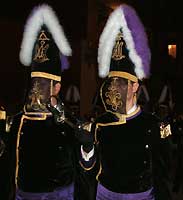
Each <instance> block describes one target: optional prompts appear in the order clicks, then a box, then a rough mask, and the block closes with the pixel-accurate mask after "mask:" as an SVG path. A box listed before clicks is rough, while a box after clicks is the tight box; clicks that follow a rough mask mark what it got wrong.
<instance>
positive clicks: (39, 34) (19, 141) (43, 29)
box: [10, 4, 76, 200]
mask: <svg viewBox="0 0 183 200" xmlns="http://www.w3.org/2000/svg"><path fill="white" fill-rule="evenodd" d="M71 53H72V50H71V47H70V45H69V42H68V40H67V38H66V36H65V33H64V31H63V28H62V26H61V25H60V24H59V21H58V18H57V16H56V14H55V12H54V11H53V9H52V8H51V7H50V6H49V5H47V4H42V5H39V6H37V7H35V8H34V9H33V11H32V12H31V14H30V16H29V17H28V19H27V22H26V25H25V30H24V33H23V40H22V44H21V51H20V61H21V63H22V64H23V65H25V66H31V79H30V81H31V82H30V88H28V90H27V96H26V100H25V104H24V108H23V111H22V113H20V114H19V115H17V116H16V117H14V120H13V124H12V127H11V130H10V134H12V137H14V141H16V142H15V143H14V144H12V152H14V154H16V155H14V160H12V162H13V164H12V166H13V165H14V174H15V177H14V182H15V186H16V192H15V199H16V200H23V199H26V200H41V199H50V200H53V199H55V200H60V199H65V200H73V199H74V179H75V147H76V143H75V140H74V134H73V131H72V129H71V128H70V127H69V126H68V125H66V124H65V123H60V122H62V117H63V115H64V113H63V112H62V111H63V109H62V106H63V105H62V103H60V99H59V93H60V89H61V70H63V69H64V68H65V67H66V66H64V65H63V63H62V59H63V58H66V57H67V56H70V55H71ZM52 112H53V113H52ZM13 147H14V148H13ZM15 164H16V165H15Z"/></svg>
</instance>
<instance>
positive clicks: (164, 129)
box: [160, 123, 172, 138]
mask: <svg viewBox="0 0 183 200" xmlns="http://www.w3.org/2000/svg"><path fill="white" fill-rule="evenodd" d="M160 135H161V138H166V137H168V136H169V135H172V132H171V128H170V124H168V125H165V124H164V123H162V124H161V125H160Z"/></svg>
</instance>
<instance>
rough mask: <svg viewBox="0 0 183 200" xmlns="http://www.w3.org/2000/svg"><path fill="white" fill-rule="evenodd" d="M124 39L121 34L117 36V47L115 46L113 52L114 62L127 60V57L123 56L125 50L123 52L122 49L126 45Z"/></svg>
mask: <svg viewBox="0 0 183 200" xmlns="http://www.w3.org/2000/svg"><path fill="white" fill-rule="evenodd" d="M122 38H123V35H122V33H121V32H120V33H119V34H118V35H117V38H116V43H115V46H114V48H113V52H112V58H113V59H114V60H121V59H123V58H125V55H123V50H122V47H123V45H124V42H123V41H122Z"/></svg>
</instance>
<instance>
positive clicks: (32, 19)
mask: <svg viewBox="0 0 183 200" xmlns="http://www.w3.org/2000/svg"><path fill="white" fill-rule="evenodd" d="M43 24H45V25H46V26H47V28H48V29H49V31H50V33H51V34H52V37H53V39H54V41H55V43H56V44H57V47H58V49H59V50H60V52H61V53H62V54H63V55H65V56H71V54H72V49H71V47H70V44H69V42H68V40H67V38H66V36H65V33H64V30H63V28H62V26H61V25H60V23H59V21H58V18H57V16H56V14H55V12H54V11H53V9H52V8H51V7H50V6H49V5H47V4H42V5H39V6H37V7H35V8H34V9H33V11H32V12H31V14H30V16H29V17H28V20H27V22H26V25H25V29H24V33H23V39H22V43H21V49H20V55H19V56H20V61H21V63H22V64H24V65H25V66H29V65H30V64H31V61H32V51H33V47H34V43H35V41H36V38H37V34H38V33H39V31H40V29H41V26H42V25H43Z"/></svg>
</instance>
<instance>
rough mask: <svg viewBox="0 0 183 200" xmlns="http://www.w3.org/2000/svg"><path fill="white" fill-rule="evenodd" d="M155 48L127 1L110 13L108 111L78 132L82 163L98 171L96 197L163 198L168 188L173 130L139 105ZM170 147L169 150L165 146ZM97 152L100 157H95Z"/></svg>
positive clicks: (104, 64) (105, 63) (103, 70)
mask: <svg viewBox="0 0 183 200" xmlns="http://www.w3.org/2000/svg"><path fill="white" fill-rule="evenodd" d="M150 58H151V54H150V48H149V46H148V40H147V36H146V33H145V30H144V26H143V24H142V22H141V20H140V19H139V17H138V15H137V13H136V11H135V10H134V9H133V8H132V7H131V6H129V5H126V4H122V5H120V6H119V7H118V8H116V9H115V10H114V11H113V12H112V14H111V15H110V16H109V18H108V21H107V23H106V25H105V27H104V30H103V32H102V34H101V36H100V40H99V49H98V66H99V76H100V77H101V78H105V79H104V81H103V84H102V86H101V89H100V96H101V99H102V102H103V106H104V108H105V113H104V114H102V115H101V116H99V117H98V118H97V119H96V121H95V122H94V123H85V124H84V125H83V126H82V127H83V129H86V130H85V131H83V130H82V129H81V131H80V132H79V133H78V139H79V140H80V142H81V143H82V146H81V160H80V164H81V166H82V167H83V168H84V169H85V171H86V172H87V171H90V170H92V169H93V167H94V166H96V163H99V169H98V171H97V174H96V180H97V192H96V199H97V200H99V199H100V200H114V199H115V200H142V199H146V200H159V199H161V200H164V199H166V200H167V199H171V195H170V193H169V190H168V180H169V179H168V171H167V167H169V166H168V161H169V159H167V158H166V159H165V157H164V156H165V155H168V153H169V152H168V151H167V147H168V144H169V143H168V142H167V139H168V136H169V135H170V134H171V131H170V126H169V125H167V124H161V123H160V122H159V121H158V119H157V118H156V117H155V116H153V115H152V114H151V113H145V112H144V111H142V110H141V108H140V106H138V105H137V101H136V93H137V91H138V87H139V83H138V81H139V80H143V79H144V78H148V77H149V73H150ZM165 147H166V150H165ZM96 156H97V157H96Z"/></svg>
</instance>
